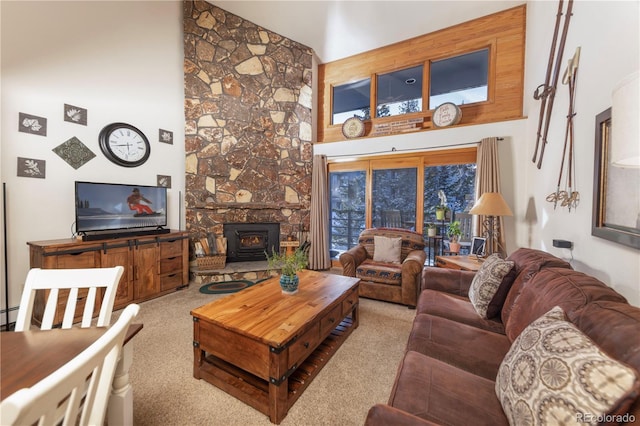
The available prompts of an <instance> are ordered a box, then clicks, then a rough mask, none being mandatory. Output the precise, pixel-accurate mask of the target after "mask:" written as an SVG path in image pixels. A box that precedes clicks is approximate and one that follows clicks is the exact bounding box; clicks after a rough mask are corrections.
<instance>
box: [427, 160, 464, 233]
mask: <svg viewBox="0 0 640 426" xmlns="http://www.w3.org/2000/svg"><path fill="white" fill-rule="evenodd" d="M475 179H476V165H475V163H471V164H454V165H447V166H431V167H425V168H424V218H425V222H433V221H434V220H435V207H436V206H437V205H438V204H440V198H439V197H438V192H439V191H440V190H442V192H443V193H444V195H445V197H446V200H447V207H448V208H449V210H450V211H451V212H452V213H453V217H455V214H456V213H466V212H468V211H469V210H471V207H473V204H474V202H475ZM449 217H451V215H449Z"/></svg>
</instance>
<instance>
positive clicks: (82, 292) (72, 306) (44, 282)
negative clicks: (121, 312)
mask: <svg viewBox="0 0 640 426" xmlns="http://www.w3.org/2000/svg"><path fill="white" fill-rule="evenodd" d="M123 272H124V268H123V267H122V266H114V267H113V268H88V269H40V268H34V269H31V270H30V271H29V274H28V275H27V279H26V281H25V284H24V290H23V292H22V299H21V300H20V306H19V308H18V317H17V319H16V327H15V330H16V331H24V330H29V328H31V319H32V316H33V305H34V302H35V297H36V291H38V290H49V295H48V297H47V300H46V301H45V307H44V313H43V316H42V323H41V325H40V329H42V330H50V329H51V328H52V327H53V321H54V316H55V313H56V310H57V308H58V307H59V306H60V307H61V306H64V317H63V320H62V328H71V326H72V325H73V318H74V317H75V316H76V307H77V305H78V301H81V303H84V310H83V314H82V323H81V327H90V326H91V320H92V318H93V313H94V309H95V308H96V306H99V308H100V313H99V315H98V322H97V326H98V327H105V326H108V325H109V323H110V321H111V313H112V311H113V303H114V301H115V297H116V292H117V290H118V283H119V282H120V277H121V276H122V273H123ZM58 296H60V297H66V298H67V301H66V303H64V302H63V301H59V300H58V298H59V297H58ZM96 302H97V303H98V305H96Z"/></svg>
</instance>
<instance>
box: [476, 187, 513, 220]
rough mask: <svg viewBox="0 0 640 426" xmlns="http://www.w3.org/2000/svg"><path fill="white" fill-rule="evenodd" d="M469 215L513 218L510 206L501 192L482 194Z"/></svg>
mask: <svg viewBox="0 0 640 426" xmlns="http://www.w3.org/2000/svg"><path fill="white" fill-rule="evenodd" d="M469 213H471V214H479V215H483V216H513V213H512V212H511V209H510V208H509V205H508V204H507V202H506V201H504V198H502V195H500V193H499V192H485V193H484V194H482V195H481V196H480V198H479V199H478V201H476V204H475V205H474V206H473V207H472V208H471V210H469Z"/></svg>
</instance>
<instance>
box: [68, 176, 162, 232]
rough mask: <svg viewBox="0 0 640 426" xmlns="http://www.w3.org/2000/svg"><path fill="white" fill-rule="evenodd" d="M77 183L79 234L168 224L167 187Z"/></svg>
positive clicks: (77, 228)
mask: <svg viewBox="0 0 640 426" xmlns="http://www.w3.org/2000/svg"><path fill="white" fill-rule="evenodd" d="M75 186H76V209H75V210H76V232H78V233H79V234H80V233H86V232H96V231H122V230H127V229H138V228H140V229H141V228H149V229H151V228H155V229H161V228H162V227H164V226H167V188H164V187H161V186H145V185H126V184H117V183H98V182H78V181H76V183H75Z"/></svg>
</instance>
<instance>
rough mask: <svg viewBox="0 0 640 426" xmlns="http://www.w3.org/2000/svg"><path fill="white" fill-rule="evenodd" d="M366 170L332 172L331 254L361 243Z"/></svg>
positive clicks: (363, 222)
mask: <svg viewBox="0 0 640 426" xmlns="http://www.w3.org/2000/svg"><path fill="white" fill-rule="evenodd" d="M365 181H366V173H365V171H364V170H363V171H353V172H331V173H329V191H330V194H331V201H330V204H331V205H330V206H329V208H330V209H331V220H330V225H329V226H330V230H329V234H330V235H331V251H332V253H331V257H333V258H336V257H338V254H339V253H341V252H343V251H346V250H348V249H350V248H351V247H353V246H355V245H357V244H358V236H359V235H360V232H361V231H362V230H363V229H364V227H365Z"/></svg>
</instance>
